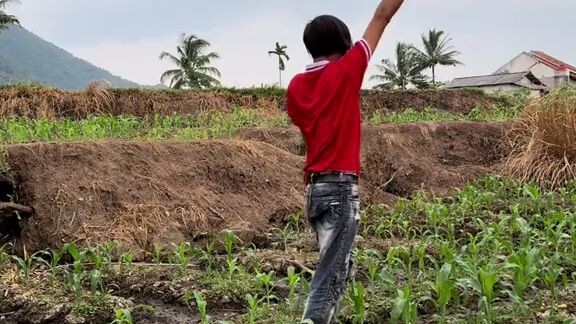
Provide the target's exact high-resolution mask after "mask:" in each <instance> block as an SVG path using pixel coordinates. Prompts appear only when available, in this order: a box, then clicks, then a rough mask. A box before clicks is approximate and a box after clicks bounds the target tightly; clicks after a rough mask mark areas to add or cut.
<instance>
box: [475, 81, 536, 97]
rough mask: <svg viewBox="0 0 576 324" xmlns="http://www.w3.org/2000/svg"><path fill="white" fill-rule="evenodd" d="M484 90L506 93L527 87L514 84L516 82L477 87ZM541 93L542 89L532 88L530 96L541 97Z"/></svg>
mask: <svg viewBox="0 0 576 324" xmlns="http://www.w3.org/2000/svg"><path fill="white" fill-rule="evenodd" d="M477 88H478V89H481V90H482V91H484V92H486V93H489V94H498V93H506V92H514V91H520V90H524V91H525V90H526V89H527V88H524V87H521V86H518V85H514V84H504V85H494V86H481V87H477ZM540 95H541V93H540V90H530V97H532V98H539V97H540Z"/></svg>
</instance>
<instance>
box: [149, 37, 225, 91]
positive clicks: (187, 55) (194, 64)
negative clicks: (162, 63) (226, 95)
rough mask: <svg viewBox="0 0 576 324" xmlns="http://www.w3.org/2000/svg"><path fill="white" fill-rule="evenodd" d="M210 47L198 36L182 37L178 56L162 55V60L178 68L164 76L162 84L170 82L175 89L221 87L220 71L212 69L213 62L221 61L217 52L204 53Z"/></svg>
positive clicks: (177, 49)
mask: <svg viewBox="0 0 576 324" xmlns="http://www.w3.org/2000/svg"><path fill="white" fill-rule="evenodd" d="M209 47H210V43H209V42H208V41H206V40H203V39H200V38H198V37H197V36H196V35H189V36H186V35H184V34H183V35H182V39H181V41H180V44H179V45H178V46H177V47H176V53H177V54H176V55H173V54H170V53H168V52H162V53H161V54H160V59H161V60H164V59H166V60H169V61H170V62H172V63H173V64H174V65H175V66H176V67H175V69H173V70H168V71H166V72H164V74H162V77H161V78H160V81H161V82H162V83H164V82H166V81H169V82H170V87H171V88H174V89H205V88H211V87H214V86H218V85H220V81H218V79H217V78H220V76H221V74H220V71H219V70H218V69H217V68H215V67H212V66H211V64H212V61H214V60H216V59H219V58H220V56H219V55H218V53H216V52H210V53H207V54H206V53H204V52H205V50H206V49H208V48H209Z"/></svg>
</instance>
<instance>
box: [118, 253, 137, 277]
mask: <svg viewBox="0 0 576 324" xmlns="http://www.w3.org/2000/svg"><path fill="white" fill-rule="evenodd" d="M133 261H134V253H132V252H126V253H123V254H122V255H120V272H121V273H123V272H124V271H126V270H127V269H129V268H130V267H131V266H132V262H133Z"/></svg>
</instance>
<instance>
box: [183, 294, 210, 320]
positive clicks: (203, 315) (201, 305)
mask: <svg viewBox="0 0 576 324" xmlns="http://www.w3.org/2000/svg"><path fill="white" fill-rule="evenodd" d="M193 299H194V301H195V303H196V308H197V310H198V314H199V315H200V323H202V324H208V323H210V316H208V311H207V306H208V303H207V302H206V300H204V297H202V294H201V293H200V292H198V291H194V292H190V291H188V292H186V294H184V302H185V303H186V305H187V306H188V308H190V310H192V300H193Z"/></svg>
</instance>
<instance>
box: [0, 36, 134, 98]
mask: <svg viewBox="0 0 576 324" xmlns="http://www.w3.org/2000/svg"><path fill="white" fill-rule="evenodd" d="M93 80H107V81H108V82H110V83H111V84H112V85H113V86H115V87H119V88H134V87H138V86H139V85H138V84H136V83H134V82H131V81H128V80H124V79H122V78H120V77H118V76H115V75H113V74H111V73H110V72H108V71H106V70H104V69H101V68H99V67H96V66H94V65H93V64H91V63H89V62H87V61H84V60H82V59H79V58H77V57H74V56H73V55H72V54H70V53H68V52H66V51H65V50H63V49H61V48H59V47H57V46H56V45H54V44H52V43H49V42H47V41H45V40H43V39H42V38H40V37H38V36H36V35H34V34H33V33H31V32H29V31H28V30H26V29H24V28H22V27H12V28H10V29H8V30H5V31H3V32H2V33H0V84H7V83H21V82H37V83H41V84H44V85H48V86H52V87H57V88H62V89H82V88H84V87H86V85H87V84H88V83H90V82H91V81H93Z"/></svg>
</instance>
